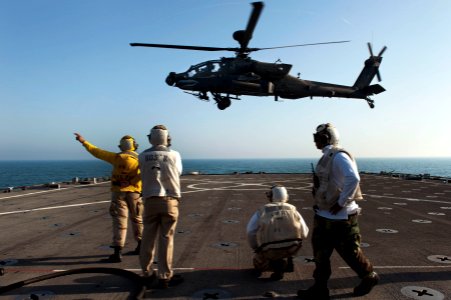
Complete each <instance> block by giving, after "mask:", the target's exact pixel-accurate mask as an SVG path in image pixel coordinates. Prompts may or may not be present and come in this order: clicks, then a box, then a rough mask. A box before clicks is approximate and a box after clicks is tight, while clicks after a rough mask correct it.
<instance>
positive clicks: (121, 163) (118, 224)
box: [74, 133, 143, 263]
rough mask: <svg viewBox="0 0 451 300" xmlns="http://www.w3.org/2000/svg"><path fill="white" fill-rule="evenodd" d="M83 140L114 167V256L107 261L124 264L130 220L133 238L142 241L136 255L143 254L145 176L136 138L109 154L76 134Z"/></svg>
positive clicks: (96, 155) (123, 142)
mask: <svg viewBox="0 0 451 300" xmlns="http://www.w3.org/2000/svg"><path fill="white" fill-rule="evenodd" d="M74 134H75V136H76V140H77V141H79V142H80V143H81V144H82V145H83V146H84V147H85V148H86V150H88V152H89V153H91V154H92V155H93V156H94V157H97V158H98V159H101V160H104V161H106V162H108V163H110V164H111V165H113V171H112V174H111V192H112V194H111V205H110V215H111V217H112V218H113V243H112V245H111V248H113V249H114V253H113V254H112V255H110V256H109V257H108V259H106V260H105V262H112V263H116V262H121V261H122V249H123V248H124V245H125V239H126V236H127V225H128V217H129V216H130V221H131V223H132V228H133V236H134V238H135V240H136V241H137V242H138V245H137V246H136V249H135V250H134V251H133V252H132V254H139V250H140V245H141V238H142V231H143V222H142V210H143V208H142V201H141V175H140V170H139V166H138V153H136V150H137V149H138V144H136V141H135V139H134V138H133V137H131V136H129V135H126V136H124V137H123V138H121V140H120V142H119V149H120V150H121V152H119V153H114V152H109V151H106V150H103V149H100V148H97V147H96V146H94V145H92V144H91V143H89V142H88V141H87V140H85V138H84V137H83V136H81V135H80V134H78V133H74Z"/></svg>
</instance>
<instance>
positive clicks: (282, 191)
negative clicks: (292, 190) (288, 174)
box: [267, 185, 288, 202]
mask: <svg viewBox="0 0 451 300" xmlns="http://www.w3.org/2000/svg"><path fill="white" fill-rule="evenodd" d="M267 195H268V197H269V199H270V201H271V202H288V191H287V189H286V188H285V187H284V186H281V185H273V186H272V187H271V190H270V191H269V192H268V193H267Z"/></svg>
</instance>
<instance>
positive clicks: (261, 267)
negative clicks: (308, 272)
mask: <svg viewBox="0 0 451 300" xmlns="http://www.w3.org/2000/svg"><path fill="white" fill-rule="evenodd" d="M266 196H267V197H268V200H269V203H267V204H265V205H264V206H263V207H261V208H260V209H259V210H257V211H256V212H255V213H254V214H253V216H252V217H251V219H250V220H249V223H248V224H247V228H246V231H247V239H248V242H249V245H250V246H251V248H252V249H254V251H255V256H254V260H253V262H254V267H255V270H256V272H257V275H258V276H260V275H261V273H262V272H264V271H273V273H272V274H271V276H270V278H271V279H272V280H280V279H282V278H283V275H284V273H285V272H293V268H294V266H293V256H295V255H296V254H297V253H298V251H299V250H300V249H301V247H302V239H304V238H306V237H307V235H308V227H307V225H306V224H305V221H304V219H303V218H302V216H301V214H300V213H299V212H298V211H297V210H296V207H295V206H294V205H291V204H289V203H287V201H288V192H287V189H286V188H285V187H283V186H280V185H275V186H273V187H271V189H270V190H269V191H268V192H266Z"/></svg>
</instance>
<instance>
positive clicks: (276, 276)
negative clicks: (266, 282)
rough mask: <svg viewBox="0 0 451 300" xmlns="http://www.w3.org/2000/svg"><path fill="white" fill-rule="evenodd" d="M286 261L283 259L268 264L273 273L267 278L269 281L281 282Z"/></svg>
mask: <svg viewBox="0 0 451 300" xmlns="http://www.w3.org/2000/svg"><path fill="white" fill-rule="evenodd" d="M286 264H287V263H286V261H285V260H284V259H277V260H273V261H271V262H270V263H269V266H270V268H271V269H272V270H273V271H274V273H272V274H271V276H270V277H269V278H270V279H271V280H282V279H283V274H284V271H285V267H286Z"/></svg>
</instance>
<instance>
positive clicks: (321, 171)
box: [315, 147, 363, 210]
mask: <svg viewBox="0 0 451 300" xmlns="http://www.w3.org/2000/svg"><path fill="white" fill-rule="evenodd" d="M339 152H344V153H346V154H347V155H348V156H349V157H350V158H351V160H352V161H353V163H355V160H354V157H353V156H352V155H351V154H350V153H349V152H348V151H346V150H344V149H342V148H338V147H332V148H331V149H330V150H329V151H328V152H327V153H324V155H323V157H321V159H320V160H319V161H318V164H317V165H316V170H315V172H316V176H318V179H319V187H318V189H317V190H316V194H315V204H316V205H317V206H318V207H319V208H320V209H324V210H329V209H330V208H331V207H332V206H333V205H334V204H335V203H336V202H337V201H338V199H339V198H340V193H341V191H342V188H341V187H339V186H337V185H336V184H335V183H334V181H333V180H330V174H331V172H332V165H333V160H334V158H335V154H337V153H339ZM361 199H363V197H362V192H361V190H360V185H357V188H356V190H355V191H354V194H353V196H352V197H351V199H349V200H348V201H352V200H361Z"/></svg>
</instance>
